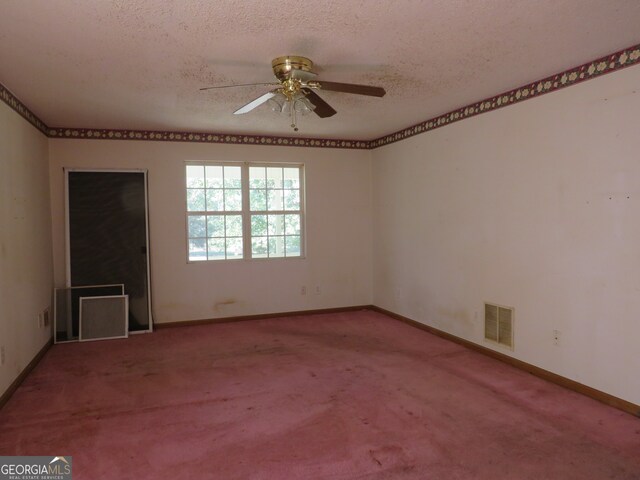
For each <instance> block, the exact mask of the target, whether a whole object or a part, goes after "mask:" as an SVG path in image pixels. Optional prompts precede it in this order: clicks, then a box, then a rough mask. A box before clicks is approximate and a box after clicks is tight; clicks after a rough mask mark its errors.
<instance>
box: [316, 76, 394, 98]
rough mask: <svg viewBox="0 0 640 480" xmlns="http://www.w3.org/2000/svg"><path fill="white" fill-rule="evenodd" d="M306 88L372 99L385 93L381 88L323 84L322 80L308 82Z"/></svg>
mask: <svg viewBox="0 0 640 480" xmlns="http://www.w3.org/2000/svg"><path fill="white" fill-rule="evenodd" d="M308 86H310V87H312V88H320V89H321V90H328V91H330V92H343V93H355V94H357V95H369V96H372V97H384V95H385V94H386V93H387V92H386V91H385V89H384V88H382V87H372V86H370V85H356V84H354V83H338V82H325V81H323V80H318V81H314V82H309V83H308Z"/></svg>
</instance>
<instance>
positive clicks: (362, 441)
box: [0, 311, 640, 480]
mask: <svg viewBox="0 0 640 480" xmlns="http://www.w3.org/2000/svg"><path fill="white" fill-rule="evenodd" d="M0 455H71V456H73V470H74V472H73V473H74V476H73V478H74V479H75V480H83V479H87V480H97V479H129V478H130V479H172V480H173V479H198V478H202V479H224V480H232V479H256V480H257V479H265V480H266V479H370V480H374V479H376V480H377V479H398V480H404V479H421V480H424V479H446V480H455V479H487V480H489V479H491V480H496V479H532V480H533V479H535V480H540V479H562V480H568V479H581V480H584V479H608V478H615V479H640V419H638V418H635V417H633V416H631V415H629V414H625V413H623V412H620V411H618V410H615V409H613V408H610V407H607V406H605V405H602V404H600V403H598V402H596V401H594V400H591V399H589V398H586V397H584V396H581V395H579V394H576V393H573V392H570V391H567V390H565V389H563V388H561V387H558V386H556V385H553V384H550V383H547V382H545V381H543V380H540V379H538V378H536V377H533V376H531V375H529V374H527V373H524V372H522V371H519V370H516V369H514V368H512V367H510V366H508V365H505V364H503V363H500V362H498V361H496V360H493V359H490V358H487V357H485V356H483V355H481V354H478V353H475V352H473V351H470V350H468V349H465V348H464V347H461V346H459V345H456V344H453V343H451V342H448V341H446V340H443V339H441V338H438V337H436V336H433V335H431V334H429V333H426V332H423V331H420V330H417V329H415V328H412V327H410V326H407V325H404V324H402V323H400V322H397V321H395V320H392V319H390V318H388V317H386V316H384V315H382V314H379V313H375V312H370V311H360V312H350V313H341V314H331V315H314V316H299V317H288V318H278V319H269V320H260V321H248V322H241V323H230V324H220V325H207V326H196V327H182V328H174V329H166V330H160V331H157V332H155V333H153V334H148V335H137V336H133V337H130V338H129V339H126V340H111V341H103V342H90V343H75V344H65V345H55V346H54V347H52V348H51V349H50V350H49V352H48V353H47V354H46V356H45V357H44V359H43V361H42V362H41V363H40V364H39V365H38V366H37V367H36V369H35V370H34V371H33V372H32V374H31V375H29V377H28V378H27V379H26V381H25V382H24V383H23V385H22V386H21V387H20V388H19V389H18V390H17V392H16V393H15V395H14V396H13V397H12V398H11V400H10V401H9V402H8V403H7V405H6V406H5V407H4V408H3V409H2V410H0Z"/></svg>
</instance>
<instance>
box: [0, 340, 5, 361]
mask: <svg viewBox="0 0 640 480" xmlns="http://www.w3.org/2000/svg"><path fill="white" fill-rule="evenodd" d="M4 362H5V356H4V345H2V346H1V347H0V365H4Z"/></svg>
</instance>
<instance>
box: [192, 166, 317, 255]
mask: <svg viewBox="0 0 640 480" xmlns="http://www.w3.org/2000/svg"><path fill="white" fill-rule="evenodd" d="M189 166H204V167H207V166H220V167H225V166H230V167H240V168H241V169H240V172H241V173H240V178H241V191H242V209H241V210H239V211H225V212H212V211H207V210H205V211H189V206H188V199H187V167H189ZM251 167H262V168H264V167H267V168H269V167H276V168H298V169H299V170H300V210H272V211H263V210H258V211H251V205H250V197H249V194H250V186H249V169H250V168H251ZM183 175H184V176H183V178H182V186H183V192H184V211H185V217H184V218H185V225H184V228H185V230H184V231H185V247H186V249H185V251H186V258H187V263H201V264H211V263H219V262H221V263H227V262H242V261H274V260H300V259H304V258H306V250H307V248H306V244H307V234H306V201H305V198H306V195H305V166H304V163H292V162H229V161H221V162H216V161H187V162H185V163H184V167H183ZM205 188H206V187H205ZM205 208H206V205H205ZM212 214H213V215H221V214H225V215H241V216H242V258H224V259H209V258H207V259H206V260H190V259H189V217H190V216H196V215H205V216H206V215H212ZM252 214H254V215H255V214H259V215H260V214H268V215H287V214H289V215H291V214H299V215H300V255H297V256H290V257H256V258H254V257H252V254H251V244H252V242H251V215H252ZM285 238H286V237H285ZM285 241H286V240H285Z"/></svg>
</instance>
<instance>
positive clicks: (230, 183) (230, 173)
mask: <svg viewBox="0 0 640 480" xmlns="http://www.w3.org/2000/svg"><path fill="white" fill-rule="evenodd" d="M241 174H242V172H241V168H240V167H224V186H225V188H240V187H242V181H241V180H240V178H241V177H240V175H241Z"/></svg>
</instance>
